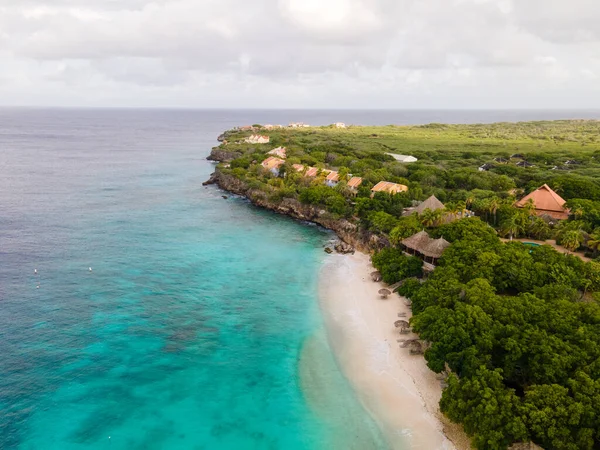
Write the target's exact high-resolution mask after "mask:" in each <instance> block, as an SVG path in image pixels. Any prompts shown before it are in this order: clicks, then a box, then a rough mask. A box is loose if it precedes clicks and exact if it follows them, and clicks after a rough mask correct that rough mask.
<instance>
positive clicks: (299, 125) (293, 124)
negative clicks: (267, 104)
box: [288, 122, 310, 128]
mask: <svg viewBox="0 0 600 450" xmlns="http://www.w3.org/2000/svg"><path fill="white" fill-rule="evenodd" d="M288 127H289V128H309V127H310V125H308V124H306V123H302V122H291V123H290V124H289V125H288Z"/></svg>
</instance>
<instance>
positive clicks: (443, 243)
mask: <svg viewBox="0 0 600 450" xmlns="http://www.w3.org/2000/svg"><path fill="white" fill-rule="evenodd" d="M448 247H450V242H448V241H447V240H446V239H444V238H439V239H430V241H429V243H427V244H426V245H425V248H423V249H421V250H420V253H422V254H423V255H425V256H427V257H429V258H434V259H438V258H441V257H442V253H444V250H446V249H447V248H448Z"/></svg>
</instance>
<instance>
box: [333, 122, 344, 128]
mask: <svg viewBox="0 0 600 450" xmlns="http://www.w3.org/2000/svg"><path fill="white" fill-rule="evenodd" d="M333 126H334V127H336V128H346V124H345V123H344V122H336V123H334V124H333Z"/></svg>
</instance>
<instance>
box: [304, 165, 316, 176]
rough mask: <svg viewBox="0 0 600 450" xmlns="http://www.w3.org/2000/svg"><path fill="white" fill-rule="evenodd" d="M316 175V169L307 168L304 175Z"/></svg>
mask: <svg viewBox="0 0 600 450" xmlns="http://www.w3.org/2000/svg"><path fill="white" fill-rule="evenodd" d="M318 173H319V168H318V167H309V168H308V170H307V171H306V173H305V174H304V175H306V176H307V177H316V176H317V174H318Z"/></svg>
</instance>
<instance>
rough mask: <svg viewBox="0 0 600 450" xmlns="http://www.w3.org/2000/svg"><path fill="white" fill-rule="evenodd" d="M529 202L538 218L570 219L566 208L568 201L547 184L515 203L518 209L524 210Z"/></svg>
mask: <svg viewBox="0 0 600 450" xmlns="http://www.w3.org/2000/svg"><path fill="white" fill-rule="evenodd" d="M529 201H531V202H533V206H534V207H535V214H536V215H537V216H549V217H551V218H553V219H557V220H566V219H568V218H569V213H570V211H569V209H568V208H566V207H565V203H566V201H565V200H564V199H563V198H562V197H561V196H560V195H558V194H557V193H556V192H554V191H553V190H552V189H551V188H550V186H548V185H547V184H544V185H543V186H541V187H539V188H537V189H536V190H535V191H533V192H532V193H531V194H529V195H526V196H525V197H523V198H522V199H521V200H519V201H518V202H516V203H515V206H516V207H517V208H524V207H525V206H526V205H527V203H528V202H529Z"/></svg>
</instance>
